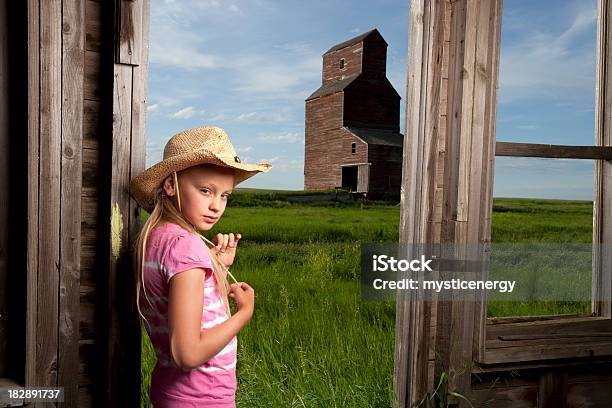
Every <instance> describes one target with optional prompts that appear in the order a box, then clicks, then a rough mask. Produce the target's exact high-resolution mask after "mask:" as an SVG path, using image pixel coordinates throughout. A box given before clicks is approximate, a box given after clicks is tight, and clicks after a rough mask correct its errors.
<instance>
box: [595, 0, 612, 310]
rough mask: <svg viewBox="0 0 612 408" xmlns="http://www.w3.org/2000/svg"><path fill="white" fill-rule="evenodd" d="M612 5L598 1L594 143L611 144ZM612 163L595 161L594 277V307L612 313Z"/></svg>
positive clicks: (608, 145)
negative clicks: (611, 26)
mask: <svg viewBox="0 0 612 408" xmlns="http://www.w3.org/2000/svg"><path fill="white" fill-rule="evenodd" d="M611 21H612V6H611V4H610V1H609V0H601V1H599V2H598V13H597V64H596V68H595V144H596V145H597V146H602V147H601V148H607V147H610V146H612V121H611V120H610V114H611V112H610V106H612V105H611V104H612V92H611V91H610V89H612V72H611V69H612V61H611V59H612V58H611V57H610V56H611V55H612V39H611V38H610V36H611V34H610V29H609V26H610V22H611ZM611 180H612V163H611V162H610V161H604V160H597V161H596V162H595V190H594V198H595V199H594V201H593V258H592V264H593V281H592V291H591V292H592V296H593V299H592V309H593V313H595V314H596V315H598V316H606V317H612V301H611V299H612V273H611V272H610V271H612V251H610V246H611V245H612V189H611V188H610V181H611Z"/></svg>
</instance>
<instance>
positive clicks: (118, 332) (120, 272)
mask: <svg viewBox="0 0 612 408" xmlns="http://www.w3.org/2000/svg"><path fill="white" fill-rule="evenodd" d="M115 6H116V10H117V13H119V15H120V18H119V19H118V20H119V21H118V23H119V25H118V26H117V27H115V40H116V44H117V46H118V47H119V50H118V51H117V52H118V54H117V55H118V56H119V55H122V54H121V52H120V50H121V49H123V48H122V44H127V45H126V46H128V48H127V49H128V50H130V51H131V54H129V53H128V55H131V57H132V58H129V59H127V60H124V59H122V58H119V59H117V60H116V61H115V63H114V68H113V124H112V153H111V163H112V167H111V168H110V171H111V173H112V174H111V179H112V184H111V191H110V202H108V203H107V205H108V206H109V213H110V215H111V218H110V220H109V222H110V223H111V228H110V236H109V237H108V239H109V240H110V241H111V245H110V254H109V276H108V284H109V287H108V296H109V297H108V307H109V309H108V316H109V322H108V323H109V327H108V330H109V334H108V337H109V339H108V341H109V343H108V364H109V365H108V371H107V381H108V383H107V384H108V398H109V399H108V403H107V406H109V407H114V406H123V405H125V406H137V405H138V404H139V399H140V355H141V350H140V336H141V331H140V320H139V318H138V313H137V311H136V301H135V298H136V296H135V293H134V284H133V282H134V280H133V278H134V273H133V268H132V259H131V256H132V253H131V251H130V249H131V247H132V242H133V241H134V238H135V236H136V233H137V232H138V229H139V211H140V208H139V207H138V206H137V205H136V203H135V202H134V201H133V200H132V199H131V198H130V195H129V182H130V180H131V178H132V177H134V176H135V175H136V174H138V173H140V172H141V171H142V170H144V165H145V145H146V139H145V128H146V126H145V124H146V91H147V86H146V82H147V62H148V35H149V7H150V6H149V0H137V1H135V2H126V1H123V0H116V1H115ZM134 7H137V9H138V12H137V13H136V15H137V16H138V18H135V19H132V20H130V21H132V23H134V24H133V25H131V26H130V27H132V28H131V29H130V30H131V31H130V33H131V34H130V37H129V39H130V41H127V42H126V40H125V37H124V34H125V32H126V31H125V24H124V23H125V20H124V18H125V12H126V10H132V11H133V10H136V9H134ZM133 15H134V14H130V16H132V17H133ZM135 61H138V64H136V63H135Z"/></svg>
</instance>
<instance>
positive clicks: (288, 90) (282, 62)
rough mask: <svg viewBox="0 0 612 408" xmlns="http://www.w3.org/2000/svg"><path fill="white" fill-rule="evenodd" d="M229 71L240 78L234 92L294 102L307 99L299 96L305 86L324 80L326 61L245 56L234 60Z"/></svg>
mask: <svg viewBox="0 0 612 408" xmlns="http://www.w3.org/2000/svg"><path fill="white" fill-rule="evenodd" d="M232 61H233V62H232V64H231V65H229V66H227V69H232V70H233V71H234V72H235V77H236V78H239V82H238V85H237V86H235V87H234V90H236V91H238V92H241V93H245V94H253V95H257V96H258V97H260V96H266V97H271V98H277V99H283V98H290V99H292V100H295V99H296V98H298V99H303V98H304V97H305V96H308V95H305V96H302V95H299V94H296V90H299V89H300V88H301V87H303V85H304V83H305V82H306V83H313V82H314V83H317V82H319V81H320V77H321V69H322V68H321V67H322V59H321V56H320V55H310V56H300V57H298V58H289V57H288V56H287V55H286V53H285V54H283V56H281V57H277V56H274V55H267V56H260V55H250V56H241V57H237V58H235V59H233V60H232Z"/></svg>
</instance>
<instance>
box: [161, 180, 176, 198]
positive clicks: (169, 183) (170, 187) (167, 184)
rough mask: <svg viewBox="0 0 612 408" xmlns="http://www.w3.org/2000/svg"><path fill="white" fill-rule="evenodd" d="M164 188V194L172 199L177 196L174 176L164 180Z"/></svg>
mask: <svg viewBox="0 0 612 408" xmlns="http://www.w3.org/2000/svg"><path fill="white" fill-rule="evenodd" d="M162 188H163V189H164V192H165V193H166V195H167V196H168V197H172V196H173V195H175V194H176V192H175V191H174V179H173V177H172V176H168V177H166V178H165V179H164V183H163V185H162Z"/></svg>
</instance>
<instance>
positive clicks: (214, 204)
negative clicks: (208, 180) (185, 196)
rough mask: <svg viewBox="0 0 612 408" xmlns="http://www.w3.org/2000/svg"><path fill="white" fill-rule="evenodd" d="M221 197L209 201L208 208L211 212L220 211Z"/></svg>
mask: <svg viewBox="0 0 612 408" xmlns="http://www.w3.org/2000/svg"><path fill="white" fill-rule="evenodd" d="M221 200H222V198H221V196H220V195H219V196H215V197H214V198H213V199H212V200H211V201H210V208H211V209H213V210H219V209H221Z"/></svg>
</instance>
